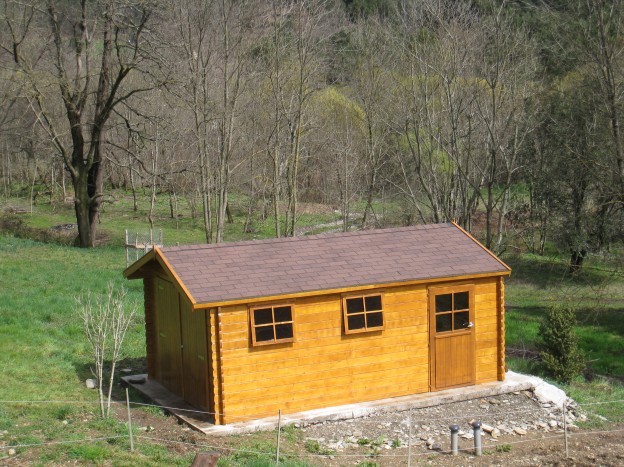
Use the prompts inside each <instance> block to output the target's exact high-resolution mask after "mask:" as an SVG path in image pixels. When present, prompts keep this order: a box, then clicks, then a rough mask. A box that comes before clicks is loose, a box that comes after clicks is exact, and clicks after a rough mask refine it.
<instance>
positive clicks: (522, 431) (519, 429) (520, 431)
mask: <svg viewBox="0 0 624 467" xmlns="http://www.w3.org/2000/svg"><path fill="white" fill-rule="evenodd" d="M513 431H514V433H516V434H517V435H520V436H524V435H526V434H527V431H526V430H524V429H522V428H520V427H514V429H513Z"/></svg>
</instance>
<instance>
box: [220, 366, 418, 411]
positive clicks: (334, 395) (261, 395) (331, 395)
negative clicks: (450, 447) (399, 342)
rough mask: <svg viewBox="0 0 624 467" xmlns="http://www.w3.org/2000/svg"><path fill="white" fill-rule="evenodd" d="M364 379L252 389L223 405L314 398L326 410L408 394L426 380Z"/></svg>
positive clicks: (231, 398)
mask: <svg viewBox="0 0 624 467" xmlns="http://www.w3.org/2000/svg"><path fill="white" fill-rule="evenodd" d="M366 376H367V377H366V378H364V377H356V378H353V379H350V378H348V379H346V378H341V379H340V380H337V381H336V383H335V385H334V384H332V385H329V386H328V385H327V384H326V382H324V381H322V382H312V383H306V384H297V385H290V386H286V387H284V386H278V387H275V388H273V389H272V390H270V391H267V390H258V389H255V390H249V391H244V392H238V393H234V394H232V393H229V394H228V396H227V398H226V404H227V407H228V411H231V410H234V409H235V408H236V407H237V406H242V407H247V408H249V409H250V410H251V408H252V407H253V408H254V409H255V408H256V407H261V406H262V405H263V404H275V403H276V402H277V403H282V404H288V403H290V404H292V403H294V402H297V401H304V400H306V399H311V398H314V399H316V400H318V401H322V402H323V405H320V406H321V407H328V406H333V405H342V404H347V403H352V402H359V401H362V400H365V399H363V397H365V396H367V395H368V397H369V399H368V400H375V399H385V398H386V397H396V396H399V395H407V394H409V392H408V391H409V390H410V388H411V387H412V386H411V385H410V384H412V385H413V384H424V382H425V381H426V379H427V378H422V379H420V380H418V379H413V380H411V381H410V380H408V379H405V378H404V379H403V380H401V381H395V382H392V383H389V382H386V383H382V384H380V380H379V375H376V376H375V375H366ZM268 396H270V397H268Z"/></svg>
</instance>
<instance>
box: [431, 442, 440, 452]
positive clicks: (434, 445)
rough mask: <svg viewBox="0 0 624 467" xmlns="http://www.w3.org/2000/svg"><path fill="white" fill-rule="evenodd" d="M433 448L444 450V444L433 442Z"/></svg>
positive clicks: (433, 449)
mask: <svg viewBox="0 0 624 467" xmlns="http://www.w3.org/2000/svg"><path fill="white" fill-rule="evenodd" d="M431 450H432V451H441V450H442V445H441V444H440V443H433V444H432V445H431Z"/></svg>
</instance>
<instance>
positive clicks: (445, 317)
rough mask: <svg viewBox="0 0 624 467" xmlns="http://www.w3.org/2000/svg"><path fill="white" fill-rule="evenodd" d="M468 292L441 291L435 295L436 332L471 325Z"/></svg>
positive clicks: (462, 328)
mask: <svg viewBox="0 0 624 467" xmlns="http://www.w3.org/2000/svg"><path fill="white" fill-rule="evenodd" d="M470 300H471V297H470V292H469V291H468V290H461V291H458V292H451V293H441V294H437V295H436V296H435V326H436V332H449V331H461V330H464V329H469V328H471V327H472V323H471V322H470Z"/></svg>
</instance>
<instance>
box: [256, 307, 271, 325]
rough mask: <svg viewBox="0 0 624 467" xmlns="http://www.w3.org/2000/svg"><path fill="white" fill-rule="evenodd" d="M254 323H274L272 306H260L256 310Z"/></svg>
mask: <svg viewBox="0 0 624 467" xmlns="http://www.w3.org/2000/svg"><path fill="white" fill-rule="evenodd" d="M254 323H255V324H256V325H258V324H269V323H273V313H272V312H271V309H270V308H258V309H257V310H254Z"/></svg>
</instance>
